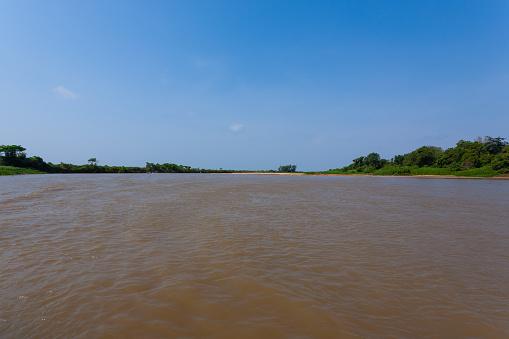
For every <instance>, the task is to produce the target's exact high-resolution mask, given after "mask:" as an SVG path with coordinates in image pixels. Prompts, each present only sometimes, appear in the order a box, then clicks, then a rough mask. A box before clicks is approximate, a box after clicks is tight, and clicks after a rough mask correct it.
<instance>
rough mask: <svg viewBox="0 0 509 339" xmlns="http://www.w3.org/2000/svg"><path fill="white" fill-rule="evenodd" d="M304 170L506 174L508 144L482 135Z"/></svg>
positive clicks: (447, 174) (508, 161)
mask: <svg viewBox="0 0 509 339" xmlns="http://www.w3.org/2000/svg"><path fill="white" fill-rule="evenodd" d="M307 173H308V174H372V175H398V176H401V175H420V176H423V175H428V176H429V175H438V176H465V177H493V176H505V175H509V146H508V143H507V142H506V141H505V138H501V137H497V138H492V137H489V136H487V137H484V138H480V137H479V138H477V139H476V140H474V141H465V140H460V141H458V143H456V146H455V147H451V148H448V149H446V150H445V151H444V150H443V149H442V148H440V147H436V146H422V147H420V148H418V149H416V150H415V151H412V152H410V153H407V154H403V155H396V156H394V157H393V158H391V159H382V158H381V157H380V155H379V154H378V153H370V154H368V155H366V156H362V157H359V158H356V159H354V160H352V164H350V165H348V166H345V167H342V168H336V169H330V170H328V171H323V172H307Z"/></svg>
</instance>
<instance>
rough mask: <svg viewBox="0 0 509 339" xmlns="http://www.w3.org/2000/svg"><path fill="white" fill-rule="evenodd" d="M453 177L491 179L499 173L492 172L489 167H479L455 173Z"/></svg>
mask: <svg viewBox="0 0 509 339" xmlns="http://www.w3.org/2000/svg"><path fill="white" fill-rule="evenodd" d="M454 175H456V176H459V177H493V176H498V175H500V173H499V172H498V171H495V170H492V169H491V168H490V167H481V168H473V169H471V170H466V171H460V172H456V173H454Z"/></svg>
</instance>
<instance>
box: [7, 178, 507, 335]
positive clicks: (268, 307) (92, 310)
mask: <svg viewBox="0 0 509 339" xmlns="http://www.w3.org/2000/svg"><path fill="white" fill-rule="evenodd" d="M507 220H509V181H497V180H469V179H465V180H458V179H417V178H359V177H303V176H298V177H297V176H254V175H221V174H217V175H214V174H201V175H200V174H151V175H146V174H132V175H131V174H119V175H111V174H108V175H103V174H97V175H90V174H88V175H70V174H69V175H28V176H13V177H0V258H1V261H0V291H1V294H0V336H1V337H2V338H21V337H30V338H140V337H144V338H173V337H176V338H178V337H181V338H203V337H208V338H260V337H265V338H337V337H339V338H341V337H370V338H375V337H376V338H383V337H387V338H389V337H390V338H395V337H396V338H397V337H401V338H408V337H423V338H424V337H430V336H438V337H466V336H470V337H494V338H499V337H500V338H501V337H507V336H509V287H508V286H509V284H508V281H509V251H508V249H509V226H508V222H507Z"/></svg>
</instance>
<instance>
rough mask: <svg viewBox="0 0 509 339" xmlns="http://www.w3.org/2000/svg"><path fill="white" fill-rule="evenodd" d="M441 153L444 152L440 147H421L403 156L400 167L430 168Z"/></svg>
mask: <svg viewBox="0 0 509 339" xmlns="http://www.w3.org/2000/svg"><path fill="white" fill-rule="evenodd" d="M443 152H444V151H443V150H442V149H441V148H440V147H435V146H422V147H420V148H418V149H416V150H415V151H413V152H410V153H408V154H405V155H404V156H403V160H402V162H401V165H404V166H418V167H423V166H432V165H433V164H434V163H435V161H436V160H437V159H438V157H439V156H440V154H442V153H443ZM396 157H397V156H396ZM398 160H399V159H398Z"/></svg>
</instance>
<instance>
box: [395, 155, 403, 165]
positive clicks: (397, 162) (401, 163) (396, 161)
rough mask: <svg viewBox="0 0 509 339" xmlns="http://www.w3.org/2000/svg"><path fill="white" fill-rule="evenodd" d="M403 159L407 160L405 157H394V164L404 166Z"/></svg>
mask: <svg viewBox="0 0 509 339" xmlns="http://www.w3.org/2000/svg"><path fill="white" fill-rule="evenodd" d="M403 159H405V156H404V155H395V156H394V163H395V164H396V165H400V166H401V165H403Z"/></svg>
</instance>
